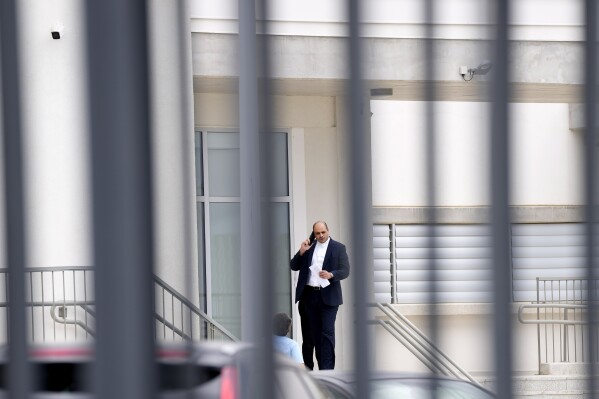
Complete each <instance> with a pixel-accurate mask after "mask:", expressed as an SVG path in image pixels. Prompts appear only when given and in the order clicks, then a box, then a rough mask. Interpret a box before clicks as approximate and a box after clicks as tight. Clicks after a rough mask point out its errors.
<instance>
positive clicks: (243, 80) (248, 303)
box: [239, 0, 273, 399]
mask: <svg viewBox="0 0 599 399" xmlns="http://www.w3.org/2000/svg"><path fill="white" fill-rule="evenodd" d="M259 4H260V5H262V6H264V5H265V4H262V3H259ZM262 9H264V8H262ZM259 50H260V49H259V47H258V38H257V35H256V1H255V0H239V126H240V132H239V133H240V134H239V136H240V177H241V196H240V197H241V203H240V207H241V253H242V254H247V253H254V255H255V256H251V257H242V258H243V259H244V261H243V264H242V265H241V281H243V282H244V284H242V287H241V309H242V312H241V335H242V339H243V340H245V341H249V342H251V343H252V344H254V345H255V347H256V357H255V363H254V364H255V367H256V379H255V384H253V385H252V386H251V387H250V389H248V390H247V391H246V390H244V392H243V396H244V397H247V398H254V397H256V398H265V399H269V398H272V397H273V390H272V385H271V383H270V381H271V379H270V376H271V375H272V374H273V371H272V370H273V369H272V356H273V355H272V349H271V345H272V344H271V342H270V341H268V342H265V340H264V337H270V336H271V335H272V332H271V331H270V328H269V327H270V317H271V316H270V315H271V312H270V289H271V285H272V284H270V281H271V273H269V272H268V267H269V266H270V264H269V262H268V258H269V256H268V254H267V253H262V252H261V251H255V245H256V243H255V237H261V236H263V235H264V233H263V232H264V229H263V227H264V226H263V223H264V220H263V212H262V211H263V209H262V204H261V191H262V187H263V186H262V179H261V169H260V127H261V122H262V123H264V120H262V121H261V119H260V116H261V114H260V112H261V109H260V105H262V106H263V105H264V102H263V97H262V96H264V95H266V93H261V94H262V96H261V95H260V93H259V91H258V76H259V72H264V71H263V70H262V69H261V67H264V64H261V63H260V62H264V63H265V62H266V60H264V59H260V58H258V57H257V55H264V54H265V53H259ZM261 50H262V51H264V47H262V49H261ZM262 111H263V109H262Z"/></svg>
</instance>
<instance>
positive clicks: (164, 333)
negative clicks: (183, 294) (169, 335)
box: [161, 288, 166, 339]
mask: <svg viewBox="0 0 599 399" xmlns="http://www.w3.org/2000/svg"><path fill="white" fill-rule="evenodd" d="M161 298H162V318H163V319H164V320H166V303H165V300H164V288H162V295H161ZM162 338H164V339H166V323H165V322H164V321H163V322H162Z"/></svg>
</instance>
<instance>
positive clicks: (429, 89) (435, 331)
mask: <svg viewBox="0 0 599 399" xmlns="http://www.w3.org/2000/svg"><path fill="white" fill-rule="evenodd" d="M424 8H425V12H424V14H425V25H426V31H425V32H426V33H425V40H424V43H425V45H424V55H425V62H424V64H425V65H426V66H425V77H424V91H425V93H424V96H425V100H426V102H425V107H426V111H425V127H426V196H427V203H426V206H427V213H426V223H427V236H428V237H429V238H428V248H429V249H428V256H427V258H428V270H429V272H428V286H429V294H428V303H429V306H428V308H429V316H428V322H429V326H430V341H431V342H432V343H433V347H435V346H436V345H437V342H438V340H439V320H438V316H437V315H438V306H437V303H438V300H439V298H438V295H437V287H438V273H437V267H438V262H437V229H436V222H437V213H436V205H437V192H436V181H437V174H436V165H437V162H436V159H437V158H436V156H435V155H436V120H435V100H436V87H435V74H436V71H435V65H436V63H435V61H434V51H435V47H434V46H435V41H434V38H435V34H434V33H435V30H434V20H435V1H434V0H426V1H425V3H424ZM431 355H432V361H433V364H434V367H435V369H438V367H439V363H440V359H439V354H438V353H437V351H432V353H431ZM434 384H436V382H435V381H434V380H433V381H431V385H432V386H431V392H435V391H436V389H435V387H434Z"/></svg>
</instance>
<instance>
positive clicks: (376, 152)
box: [372, 101, 583, 206]
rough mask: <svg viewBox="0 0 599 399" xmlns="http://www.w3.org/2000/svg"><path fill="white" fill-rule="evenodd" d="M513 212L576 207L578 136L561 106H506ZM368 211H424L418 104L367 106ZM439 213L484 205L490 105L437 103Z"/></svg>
mask: <svg viewBox="0 0 599 399" xmlns="http://www.w3.org/2000/svg"><path fill="white" fill-rule="evenodd" d="M510 111H511V118H512V123H511V124H510V125H511V135H510V141H511V148H510V151H511V154H510V167H511V183H512V186H511V190H512V193H511V198H512V204H513V205H581V204H582V201H583V197H582V193H583V191H582V181H581V176H582V175H581V172H582V169H581V167H582V163H581V159H582V152H581V151H582V135H581V134H580V133H579V132H574V131H571V130H570V129H569V119H568V118H569V113H568V112H569V111H568V104H512V105H511V107H510ZM372 112H373V116H372V154H373V157H372V159H373V161H372V178H373V203H374V206H424V205H426V200H427V198H426V191H425V190H426V181H427V164H426V159H427V158H426V157H427V154H426V126H425V123H424V122H425V118H424V112H425V103H424V102H400V101H372ZM435 118H436V126H437V133H436V134H437V136H436V141H437V143H436V144H437V145H436V148H437V149H436V154H435V155H436V163H437V165H436V166H437V168H436V174H437V182H436V184H435V188H436V190H437V192H436V195H437V205H438V206H481V205H490V203H489V201H490V196H489V192H490V182H489V173H490V169H489V167H490V154H491V151H492V149H491V148H489V145H490V142H489V134H490V133H489V130H490V124H489V123H490V122H489V104H487V103H468V102H439V103H436V104H435Z"/></svg>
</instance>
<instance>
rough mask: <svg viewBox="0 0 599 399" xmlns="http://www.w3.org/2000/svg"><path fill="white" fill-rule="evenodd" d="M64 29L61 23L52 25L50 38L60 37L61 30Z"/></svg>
mask: <svg viewBox="0 0 599 399" xmlns="http://www.w3.org/2000/svg"><path fill="white" fill-rule="evenodd" d="M63 30H64V26H62V25H54V26H53V27H52V29H51V30H50V33H51V34H52V39H54V40H57V39H60V38H61V36H62V31H63Z"/></svg>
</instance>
